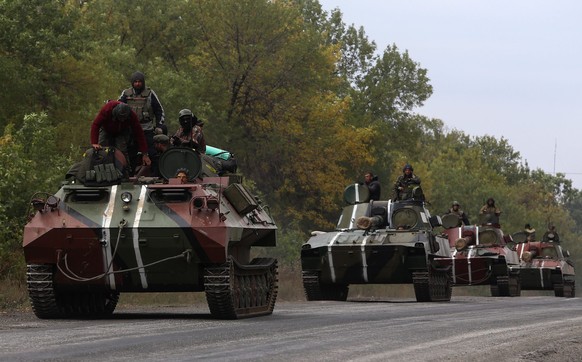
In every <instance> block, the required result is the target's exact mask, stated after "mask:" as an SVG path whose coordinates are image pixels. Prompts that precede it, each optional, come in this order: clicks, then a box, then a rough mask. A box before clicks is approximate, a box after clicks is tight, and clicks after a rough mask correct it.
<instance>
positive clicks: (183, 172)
mask: <svg viewBox="0 0 582 362" xmlns="http://www.w3.org/2000/svg"><path fill="white" fill-rule="evenodd" d="M188 173H189V172H188V169H187V168H179V169H178V171H177V172H176V177H177V178H179V179H180V182H182V183H183V184H185V183H187V182H188Z"/></svg>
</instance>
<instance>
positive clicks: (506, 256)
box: [435, 225, 521, 297]
mask: <svg viewBox="0 0 582 362" xmlns="http://www.w3.org/2000/svg"><path fill="white" fill-rule="evenodd" d="M444 233H445V234H446V235H447V237H448V240H449V245H450V247H451V249H450V250H451V255H450V256H449V257H447V258H436V259H435V263H437V264H438V265H439V266H440V267H442V268H443V267H447V266H450V267H451V274H452V282H453V285H455V286H459V285H490V286H491V295H492V296H494V297H499V296H511V297H514V296H519V295H520V294H521V287H520V279H519V271H518V270H513V269H511V266H516V265H518V264H519V257H518V255H517V252H516V251H515V250H512V249H511V248H510V247H509V245H508V244H507V237H506V236H505V235H504V234H503V232H502V231H501V229H500V228H499V227H498V226H495V225H481V226H474V225H468V226H461V227H455V228H449V229H446V230H445V231H444Z"/></svg>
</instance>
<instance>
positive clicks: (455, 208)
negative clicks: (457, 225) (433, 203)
mask: <svg viewBox="0 0 582 362" xmlns="http://www.w3.org/2000/svg"><path fill="white" fill-rule="evenodd" d="M448 213H449V214H454V215H457V217H458V218H459V221H460V222H462V223H463V225H469V218H468V217H467V214H465V212H464V211H463V210H461V205H460V204H459V202H458V201H453V204H452V205H451V208H450V209H449V212H448Z"/></svg>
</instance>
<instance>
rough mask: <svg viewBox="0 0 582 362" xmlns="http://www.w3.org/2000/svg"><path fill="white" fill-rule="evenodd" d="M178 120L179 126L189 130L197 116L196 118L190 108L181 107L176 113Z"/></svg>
mask: <svg viewBox="0 0 582 362" xmlns="http://www.w3.org/2000/svg"><path fill="white" fill-rule="evenodd" d="M178 121H180V127H182V128H184V129H185V130H190V129H192V126H193V125H195V124H196V122H197V121H198V118H196V116H195V115H194V114H193V113H192V111H191V110H189V109H182V110H181V111H180V113H178Z"/></svg>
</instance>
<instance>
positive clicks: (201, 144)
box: [170, 109, 206, 153]
mask: <svg viewBox="0 0 582 362" xmlns="http://www.w3.org/2000/svg"><path fill="white" fill-rule="evenodd" d="M178 120H179V121H180V128H179V129H178V131H176V133H175V134H174V135H173V136H172V137H171V138H170V143H171V144H172V145H173V146H180V147H188V148H193V149H195V150H196V151H198V152H200V153H205V152H206V141H205V139H204V133H203V131H202V126H203V125H204V122H202V121H201V120H199V119H198V117H196V116H195V115H194V114H193V113H192V111H191V110H189V109H182V110H181V111H180V113H179V114H178Z"/></svg>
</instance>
